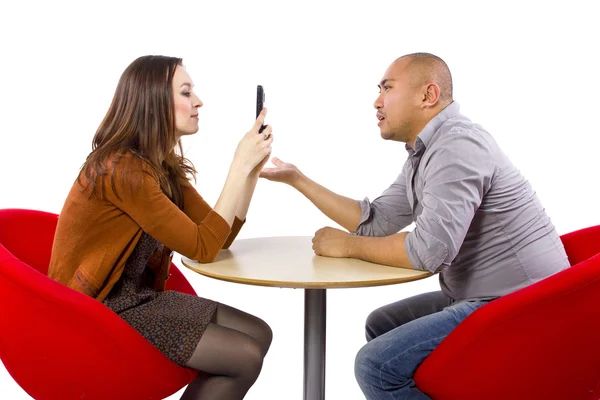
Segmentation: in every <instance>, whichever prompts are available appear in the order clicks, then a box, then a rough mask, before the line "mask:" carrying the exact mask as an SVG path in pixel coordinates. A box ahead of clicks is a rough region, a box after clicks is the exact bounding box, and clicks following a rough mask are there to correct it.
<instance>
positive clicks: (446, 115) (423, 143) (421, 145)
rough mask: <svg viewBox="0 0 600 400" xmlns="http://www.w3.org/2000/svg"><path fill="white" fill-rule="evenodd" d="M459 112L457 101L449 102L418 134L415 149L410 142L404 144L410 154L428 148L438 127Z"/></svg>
mask: <svg viewBox="0 0 600 400" xmlns="http://www.w3.org/2000/svg"><path fill="white" fill-rule="evenodd" d="M459 112H460V105H459V104H458V103H457V102H456V101H453V102H452V103H450V104H448V105H447V106H446V107H445V108H444V109H443V110H442V111H440V112H439V113H438V115H436V116H435V117H433V118H432V119H431V121H429V122H428V123H427V125H425V127H424V128H423V129H422V130H421V132H420V133H419V134H418V135H417V140H416V141H415V148H414V150H413V149H412V148H411V147H410V146H409V145H408V144H406V145H405V146H404V147H405V148H406V150H407V151H408V152H409V154H411V155H412V154H414V153H420V152H421V151H423V150H424V149H425V148H427V146H428V145H429V142H431V138H433V136H434V135H435V133H436V132H437V131H438V129H440V126H442V124H443V123H444V122H446V121H447V120H449V119H450V118H453V117H455V116H456V115H458V113H459Z"/></svg>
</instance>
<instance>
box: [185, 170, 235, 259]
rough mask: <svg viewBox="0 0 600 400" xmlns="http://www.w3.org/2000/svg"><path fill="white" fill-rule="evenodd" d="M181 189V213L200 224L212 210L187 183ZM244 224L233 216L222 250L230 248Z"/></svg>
mask: <svg viewBox="0 0 600 400" xmlns="http://www.w3.org/2000/svg"><path fill="white" fill-rule="evenodd" d="M181 188H182V191H183V212H184V213H185V214H186V215H187V216H188V217H190V219H191V220H192V221H194V222H196V223H197V224H200V223H201V222H202V221H203V220H204V218H206V216H207V215H208V213H209V212H210V211H211V210H212V208H211V207H210V206H209V205H208V203H206V201H204V199H203V198H202V196H201V195H200V193H198V191H197V190H196V189H195V188H194V187H193V186H192V184H191V183H190V182H189V181H185V182H183V183H182V184H181ZM245 222H246V220H245V219H244V220H243V221H242V220H241V219H239V218H238V217H237V215H236V216H235V218H234V220H233V224H232V225H231V233H230V234H229V236H228V237H227V240H226V241H225V243H224V244H223V248H224V249H228V248H229V246H231V243H233V241H234V240H235V238H236V236H237V234H238V233H239V232H240V229H242V226H243V225H244V223H245Z"/></svg>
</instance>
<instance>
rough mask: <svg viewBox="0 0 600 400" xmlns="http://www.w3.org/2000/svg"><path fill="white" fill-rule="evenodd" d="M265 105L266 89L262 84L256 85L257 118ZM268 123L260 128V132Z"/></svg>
mask: <svg viewBox="0 0 600 400" xmlns="http://www.w3.org/2000/svg"><path fill="white" fill-rule="evenodd" d="M264 106H265V90H264V89H263V87H262V86H261V85H258V86H256V118H258V114H260V112H261V111H262V109H263V107H264ZM265 127H266V125H263V126H261V127H260V129H259V130H258V132H259V133H262V131H263V130H264V129H265Z"/></svg>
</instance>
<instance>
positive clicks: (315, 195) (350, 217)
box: [293, 175, 362, 232]
mask: <svg viewBox="0 0 600 400" xmlns="http://www.w3.org/2000/svg"><path fill="white" fill-rule="evenodd" d="M293 186H294V187H295V188H296V189H297V190H298V191H299V192H300V193H302V194H303V195H304V196H306V198H308V199H309V200H310V201H311V202H312V203H313V204H314V205H315V206H317V208H318V209H319V210H321V212H323V214H325V215H327V217H329V218H330V219H332V220H333V221H335V222H337V223H338V224H340V225H341V226H343V227H344V228H346V229H347V230H348V231H350V232H355V231H356V229H357V228H358V223H359V222H360V216H361V214H362V211H361V208H360V205H359V203H358V201H356V200H354V199H350V198H348V197H344V196H340V195H339V194H336V193H334V192H332V191H331V190H329V189H327V188H325V187H323V186H321V185H319V184H318V183H316V182H315V181H313V180H311V179H310V178H308V177H306V176H304V175H302V176H301V178H300V179H298V181H297V182H296V183H295V184H294V185H293Z"/></svg>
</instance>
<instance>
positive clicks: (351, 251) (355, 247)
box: [346, 234, 362, 258]
mask: <svg viewBox="0 0 600 400" xmlns="http://www.w3.org/2000/svg"><path fill="white" fill-rule="evenodd" d="M361 244H362V243H361V241H360V237H359V236H356V235H352V234H348V237H347V238H346V257H348V258H360V253H361V252H360V249H359V247H360V245H361Z"/></svg>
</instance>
